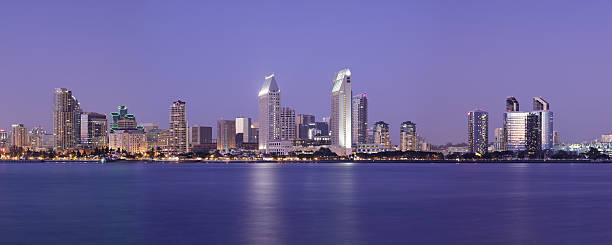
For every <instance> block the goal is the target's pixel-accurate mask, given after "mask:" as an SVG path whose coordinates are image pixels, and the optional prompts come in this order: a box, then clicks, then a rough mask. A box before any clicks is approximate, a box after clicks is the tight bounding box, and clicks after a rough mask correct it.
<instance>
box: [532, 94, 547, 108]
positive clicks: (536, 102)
mask: <svg viewBox="0 0 612 245" xmlns="http://www.w3.org/2000/svg"><path fill="white" fill-rule="evenodd" d="M533 110H534V111H548V110H550V104H549V103H548V102H546V100H544V99H542V97H533Z"/></svg>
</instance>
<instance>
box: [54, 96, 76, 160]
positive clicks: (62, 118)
mask: <svg viewBox="0 0 612 245" xmlns="http://www.w3.org/2000/svg"><path fill="white" fill-rule="evenodd" d="M80 114H81V109H80V105H79V101H78V100H77V99H76V98H75V97H74V96H73V95H72V91H70V90H68V89H66V88H57V89H55V94H54V96H53V135H54V136H55V147H56V148H57V149H58V150H66V149H71V148H74V147H75V146H76V145H77V144H78V142H79V141H80V137H79V136H80V130H81V128H80V125H79V123H78V122H79V121H80V116H81V115H80Z"/></svg>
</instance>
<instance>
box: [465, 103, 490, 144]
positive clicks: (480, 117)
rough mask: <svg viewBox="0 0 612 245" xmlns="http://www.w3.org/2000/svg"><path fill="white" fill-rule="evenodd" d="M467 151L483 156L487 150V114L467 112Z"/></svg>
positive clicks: (483, 112)
mask: <svg viewBox="0 0 612 245" xmlns="http://www.w3.org/2000/svg"><path fill="white" fill-rule="evenodd" d="M468 147H469V151H470V152H473V153H478V154H485V153H487V150H488V148H489V113H487V112H486V111H482V110H474V111H470V112H468Z"/></svg>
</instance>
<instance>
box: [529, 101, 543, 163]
mask: <svg viewBox="0 0 612 245" xmlns="http://www.w3.org/2000/svg"><path fill="white" fill-rule="evenodd" d="M541 122H542V121H541V119H540V114H538V113H535V112H532V113H529V114H528V115H527V131H526V137H525V138H526V139H525V140H526V143H525V145H526V146H525V148H526V150H527V152H528V153H529V154H530V155H534V154H538V153H539V152H541V151H542V125H541Z"/></svg>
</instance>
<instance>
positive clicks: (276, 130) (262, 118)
mask: <svg viewBox="0 0 612 245" xmlns="http://www.w3.org/2000/svg"><path fill="white" fill-rule="evenodd" d="M258 98H259V150H260V151H262V152H267V148H268V142H270V141H274V140H279V139H280V103H281V93H280V89H278V85H277V84H276V79H275V78H274V74H272V75H270V76H267V77H266V79H265V81H264V84H263V86H262V87H261V90H259V95H258Z"/></svg>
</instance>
